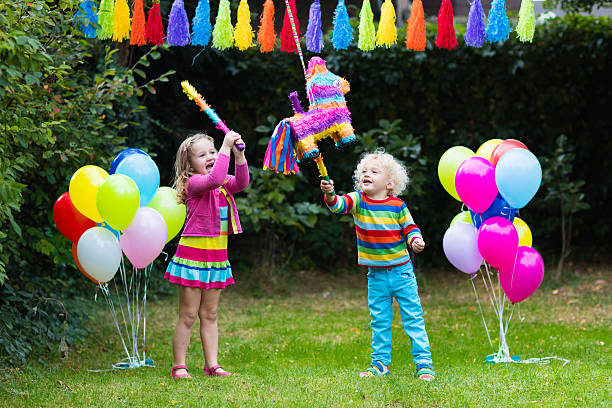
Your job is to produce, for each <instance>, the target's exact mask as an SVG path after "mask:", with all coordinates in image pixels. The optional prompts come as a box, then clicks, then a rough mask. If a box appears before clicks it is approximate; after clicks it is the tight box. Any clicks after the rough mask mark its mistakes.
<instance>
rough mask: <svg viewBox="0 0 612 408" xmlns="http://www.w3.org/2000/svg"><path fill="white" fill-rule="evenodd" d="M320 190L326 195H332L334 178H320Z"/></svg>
mask: <svg viewBox="0 0 612 408" xmlns="http://www.w3.org/2000/svg"><path fill="white" fill-rule="evenodd" d="M321 191H322V192H324V193H325V195H326V196H328V197H333V196H334V180H329V181H327V180H321Z"/></svg>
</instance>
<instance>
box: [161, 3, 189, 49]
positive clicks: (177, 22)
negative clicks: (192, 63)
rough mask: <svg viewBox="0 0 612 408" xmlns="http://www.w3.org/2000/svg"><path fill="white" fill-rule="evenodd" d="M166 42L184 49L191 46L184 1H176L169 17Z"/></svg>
mask: <svg viewBox="0 0 612 408" xmlns="http://www.w3.org/2000/svg"><path fill="white" fill-rule="evenodd" d="M166 41H167V42H168V44H170V45H178V46H180V47H183V46H185V45H187V44H189V41H190V38H189V21H188V20H187V13H186V12H185V3H183V0H174V3H172V9H171V10H170V16H169V17H168V37H167V38H166Z"/></svg>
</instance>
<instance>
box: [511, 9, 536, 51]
mask: <svg viewBox="0 0 612 408" xmlns="http://www.w3.org/2000/svg"><path fill="white" fill-rule="evenodd" d="M515 30H516V33H517V34H518V38H519V40H521V41H522V42H532V41H533V34H534V33H535V14H534V12H533V0H523V2H522V3H521V9H520V10H519V21H518V24H517V25H516V29H515Z"/></svg>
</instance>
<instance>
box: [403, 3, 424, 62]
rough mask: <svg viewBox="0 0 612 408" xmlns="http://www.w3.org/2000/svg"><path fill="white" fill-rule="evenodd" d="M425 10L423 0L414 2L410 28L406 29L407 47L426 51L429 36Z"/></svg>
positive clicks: (409, 22)
mask: <svg viewBox="0 0 612 408" xmlns="http://www.w3.org/2000/svg"><path fill="white" fill-rule="evenodd" d="M425 26H426V23H425V11H424V10H423V3H422V2H421V0H414V1H413V2H412V9H411V10H410V19H409V20H408V29H407V30H406V48H407V49H409V50H415V51H425V46H426V45H427V37H426V36H425Z"/></svg>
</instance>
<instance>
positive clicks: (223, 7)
mask: <svg viewBox="0 0 612 408" xmlns="http://www.w3.org/2000/svg"><path fill="white" fill-rule="evenodd" d="M212 40H213V43H212V46H213V48H217V49H219V50H224V49H226V48H230V47H231V46H233V45H234V27H232V16H231V14H230V2H229V0H221V1H220V2H219V12H218V13H217V19H216V20H215V28H213V33H212Z"/></svg>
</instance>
